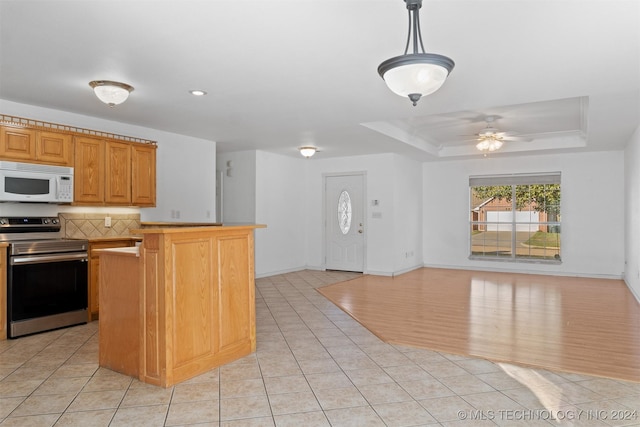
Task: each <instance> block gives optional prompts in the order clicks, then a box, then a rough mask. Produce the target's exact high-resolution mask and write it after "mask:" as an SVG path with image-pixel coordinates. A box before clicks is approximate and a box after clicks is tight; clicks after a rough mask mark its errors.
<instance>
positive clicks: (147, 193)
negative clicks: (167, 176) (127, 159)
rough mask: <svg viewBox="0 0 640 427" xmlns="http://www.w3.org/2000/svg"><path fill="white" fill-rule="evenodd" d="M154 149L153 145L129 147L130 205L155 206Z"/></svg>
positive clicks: (133, 145)
mask: <svg viewBox="0 0 640 427" xmlns="http://www.w3.org/2000/svg"><path fill="white" fill-rule="evenodd" d="M156 149H157V147H156V146H155V145H149V144H132V145H131V204H133V205H134V206H155V205H156Z"/></svg>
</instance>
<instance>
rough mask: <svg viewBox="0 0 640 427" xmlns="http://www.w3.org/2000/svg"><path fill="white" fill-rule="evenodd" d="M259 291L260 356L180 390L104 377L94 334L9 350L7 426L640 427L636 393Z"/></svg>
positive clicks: (2, 356)
mask: <svg viewBox="0 0 640 427" xmlns="http://www.w3.org/2000/svg"><path fill="white" fill-rule="evenodd" d="M352 277H354V274H353V273H338V272H319V271H301V272H296V273H288V274H283V275H278V276H272V277H268V278H261V279H258V280H257V281H256V288H257V292H256V311H257V342H258V345H257V347H258V348H257V351H256V353H255V354H252V355H250V356H247V357H245V358H243V359H241V360H238V361H236V362H234V363H231V364H228V365H225V366H223V367H221V368H219V369H215V370H212V371H210V372H207V373H206V374H203V375H200V376H198V377H196V378H193V379H192V380H189V381H187V382H184V383H181V384H179V385H176V386H174V387H171V388H168V389H163V388H159V387H155V386H150V385H147V384H144V383H141V382H139V381H137V380H134V379H131V378H129V377H126V376H124V375H120V374H118V373H115V372H112V371H109V370H107V369H102V368H99V367H98V364H97V360H98V336H97V322H93V323H91V324H88V325H82V326H77V327H73V328H68V329H63V330H58V331H53V332H47V333H43V334H38V335H34V336H30V337H23V338H19V339H17V340H8V341H5V342H0V378H1V381H0V420H1V423H0V424H1V425H2V426H53V425H55V426H83V427H84V426H114V427H115V426H184V425H198V426H296V427H298V426H305V427H306V426H367V427H368V426H427V425H436V426H437V425H441V426H485V425H486V426H495V425H500V426H510V425H527V426H549V425H556V426H558V425H559V426H565V425H577V426H583V425H584V426H612V425H615V426H634V425H635V426H637V425H640V415H639V412H640V384H638V383H630V382H624V381H617V380H610V379H605V378H596V377H589V376H584V375H575V374H568V373H562V372H550V371H544V370H539V369H528V368H523V367H519V366H515V365H510V364H497V363H492V362H490V361H486V360H480V359H474V358H469V357H462V356H455V355H450V354H443V353H438V352H434V351H429V350H423V349H416V348H409V347H402V346H393V345H388V344H385V343H384V342H382V341H380V340H379V339H378V338H376V337H375V336H374V335H372V334H371V333H370V332H369V331H368V330H366V329H365V328H363V327H362V326H361V325H360V324H358V323H357V322H355V321H354V320H353V319H351V318H350V317H349V316H348V315H346V314H345V313H344V312H342V311H341V310H340V309H339V308H337V307H336V306H335V305H333V304H332V303H330V302H329V301H328V300H326V299H325V298H324V297H323V296H321V295H320V294H319V293H317V292H316V291H315V288H317V287H319V286H324V285H326V284H330V283H335V282H338V281H342V280H347V279H349V278H352Z"/></svg>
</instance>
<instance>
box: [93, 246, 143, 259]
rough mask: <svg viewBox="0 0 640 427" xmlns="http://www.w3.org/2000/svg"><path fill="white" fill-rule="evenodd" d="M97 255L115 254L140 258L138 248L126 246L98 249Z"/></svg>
mask: <svg viewBox="0 0 640 427" xmlns="http://www.w3.org/2000/svg"><path fill="white" fill-rule="evenodd" d="M97 252H98V254H101V253H104V252H109V253H117V254H119V255H128V256H136V257H139V256H140V248H139V247H138V246H127V247H124V248H109V249H98V250H97Z"/></svg>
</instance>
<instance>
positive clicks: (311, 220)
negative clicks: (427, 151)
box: [306, 154, 422, 276]
mask: <svg viewBox="0 0 640 427" xmlns="http://www.w3.org/2000/svg"><path fill="white" fill-rule="evenodd" d="M348 172H364V173H365V174H366V178H365V206H364V209H365V225H364V232H365V272H366V273H369V274H379V275H387V276H391V275H394V274H397V273H399V272H402V271H406V270H409V269H411V268H414V266H415V267H417V266H420V265H421V258H420V257H419V258H416V259H411V258H404V255H402V254H403V253H404V252H410V251H412V250H413V252H414V256H417V255H418V254H419V252H420V245H421V243H420V238H421V236H420V230H421V219H420V216H419V215H416V214H415V212H416V210H417V211H418V212H419V210H420V203H419V201H420V200H421V183H420V182H421V175H422V171H421V164H420V163H418V162H415V161H413V160H411V159H408V158H404V157H402V156H398V155H395V154H379V155H366V156H353V157H343V158H330V159H320V158H312V159H310V160H309V161H308V170H307V174H308V180H307V210H306V215H307V222H306V228H307V238H308V242H307V247H308V256H307V266H308V267H309V268H315V269H322V268H324V222H323V219H324V217H323V212H324V209H323V198H324V176H325V175H327V174H339V173H348ZM373 200H378V202H379V205H378V206H376V207H374V206H372V201H373ZM401 200H403V201H401ZM405 210H406V211H405ZM374 212H376V213H378V214H379V217H376V218H374V217H373V213H374ZM413 233H416V234H413Z"/></svg>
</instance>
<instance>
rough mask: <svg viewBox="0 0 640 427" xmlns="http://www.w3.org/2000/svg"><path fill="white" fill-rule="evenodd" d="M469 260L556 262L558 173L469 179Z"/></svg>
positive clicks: (558, 248)
mask: <svg viewBox="0 0 640 427" xmlns="http://www.w3.org/2000/svg"><path fill="white" fill-rule="evenodd" d="M469 190H470V205H471V209H470V220H469V222H470V226H471V227H470V228H471V233H470V248H471V249H470V253H471V255H470V258H472V259H488V258H489V259H504V260H511V261H520V260H529V261H542V262H560V260H561V257H560V248H561V245H560V173H559V172H557V173H549V174H536V175H529V174H526V175H525V174H520V175H493V176H475V177H470V178H469Z"/></svg>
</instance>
